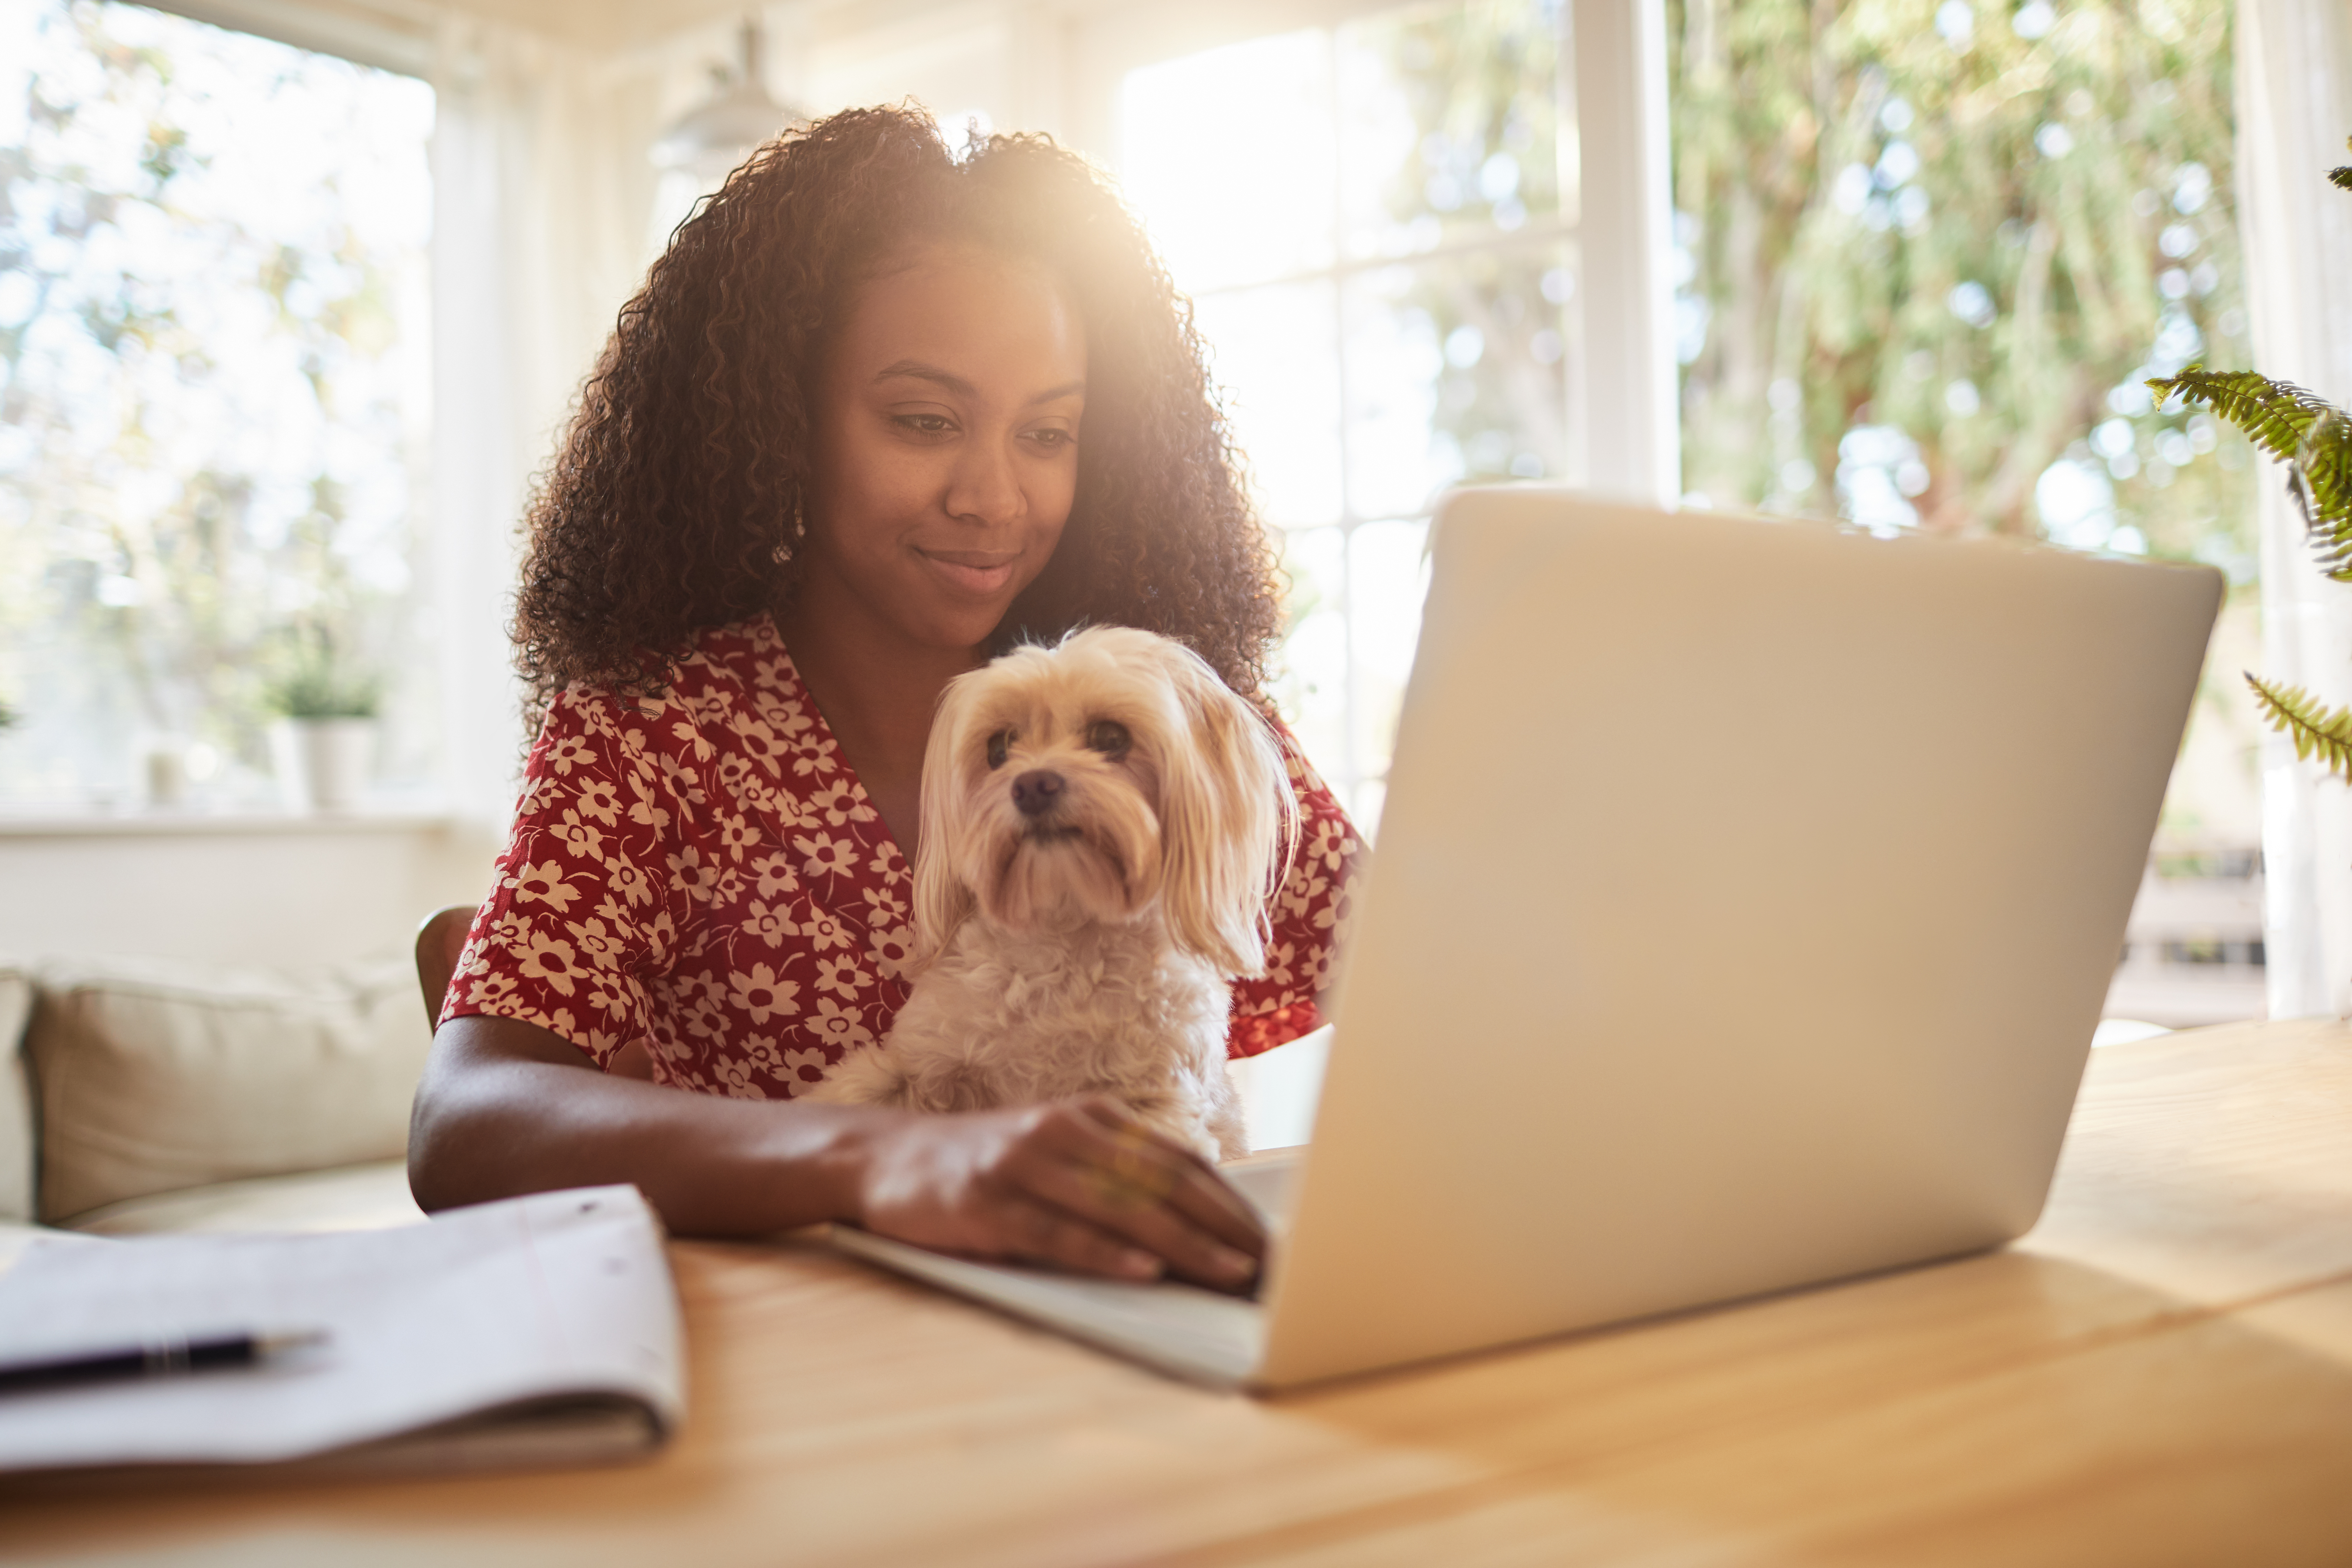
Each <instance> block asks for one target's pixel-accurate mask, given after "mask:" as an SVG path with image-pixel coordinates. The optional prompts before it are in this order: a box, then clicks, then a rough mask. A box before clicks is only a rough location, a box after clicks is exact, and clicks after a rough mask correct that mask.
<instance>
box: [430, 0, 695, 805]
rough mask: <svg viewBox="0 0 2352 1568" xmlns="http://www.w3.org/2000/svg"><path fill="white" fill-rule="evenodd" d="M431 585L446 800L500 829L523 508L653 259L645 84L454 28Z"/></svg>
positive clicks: (438, 319)
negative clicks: (577, 397)
mask: <svg viewBox="0 0 2352 1568" xmlns="http://www.w3.org/2000/svg"><path fill="white" fill-rule="evenodd" d="M433 85H434V89H435V91H436V94H437V99H438V106H437V110H436V121H435V125H434V142H433V177H434V239H433V317H434V328H433V331H434V343H433V350H434V373H433V401H434V410H433V413H434V451H433V481H432V483H433V501H432V519H433V521H432V538H433V544H432V549H431V552H430V556H429V570H430V572H431V576H432V581H431V582H430V583H429V584H425V594H424V595H421V601H422V602H423V603H426V604H429V605H432V606H433V611H432V614H433V616H434V626H433V633H434V643H435V646H436V647H437V649H438V654H439V660H438V662H439V668H438V669H437V670H436V676H437V684H438V686H439V688H440V695H441V704H442V710H443V713H444V720H443V730H442V743H443V749H444V753H445V757H446V764H447V775H448V779H449V785H450V790H451V794H452V796H453V804H454V805H455V806H456V808H457V813H458V815H459V816H460V818H461V820H463V821H464V822H465V823H466V825H467V826H468V827H469V828H472V829H474V830H476V831H478V832H482V833H487V834H492V835H497V834H502V833H503V831H504V829H505V825H506V823H507V820H508V816H509V812H510V810H511V808H512V806H513V791H514V784H515V780H516V777H517V771H518V767H519V764H520V760H521V755H522V742H523V737H522V735H521V732H520V728H519V725H520V714H519V703H520V695H521V694H520V689H519V687H518V685H517V683H516V682H515V680H514V679H513V677H512V673H511V666H512V663H513V647H512V645H511V644H510V642H509V638H508V622H509V616H510V615H511V613H512V606H513V599H514V588H515V571H516V562H517V558H518V547H519V544H520V536H519V534H518V532H517V525H518V523H519V521H520V518H521V515H522V509H523V506H524V504H525V501H526V499H527V496H528V493H529V489H530V479H531V476H532V475H533V474H534V473H536V472H537V471H538V470H539V468H541V466H542V465H544V464H545V462H546V461H547V459H548V457H549V455H550V453H551V450H552V448H553V444H554V442H555V440H556V437H557V435H558V433H559V431H560V430H561V428H562V423H563V420H564V417H565V415H566V412H567V410H568V409H569V407H570V405H571V404H572V399H573V397H574V396H575V395H576V394H577V392H578V390H579V386H580V383H581V380H582V378H583V376H584V375H585V374H587V372H588V370H589V368H590V366H591V365H592V364H593V363H594V360H595V356H596V353H597V352H598V350H599V349H600V348H601V347H602V346H603V344H604V340H605V337H606V335H607V334H608V333H609V332H610V331H612V326H613V321H614V316H615V314H616V313H617V312H618V310H619V309H620V307H621V305H622V303H623V302H624V301H625V300H626V299H627V298H628V296H629V295H630V293H631V292H633V291H634V290H635V288H636V285H637V283H638V281H639V279H640V277H641V275H642V272H643V268H644V266H645V263H646V226H647V215H648V213H649V212H650V211H651V207H652V203H653V197H654V170H653V168H652V166H651V165H650V163H648V162H647V159H646V148H647V147H648V146H649V145H650V143H651V142H652V140H653V137H654V134H655V125H656V112H657V109H658V107H659V106H658V104H657V102H656V82H655V81H653V80H652V79H649V78H648V77H646V75H645V74H644V73H642V72H636V71H631V70H627V69H622V68H614V67H613V66H610V65H608V64H605V63H604V62H599V61H597V60H595V59H593V58H590V57H587V56H585V55H583V54H581V53H580V52H578V51H577V50H574V49H572V48H568V47H564V46H562V45H559V44H556V43H554V42H552V41H550V40H548V39H546V38H543V37H539V36H537V35H534V34H530V33H526V32H522V31H520V30H517V29H514V28H511V27H507V26H500V25H499V24H495V23H489V22H484V21H480V20H478V19H474V18H470V17H461V16H448V17H446V19H445V20H444V21H443V22H442V24H441V26H440V29H439V33H438V36H437V37H436V42H435V49H434V69H433Z"/></svg>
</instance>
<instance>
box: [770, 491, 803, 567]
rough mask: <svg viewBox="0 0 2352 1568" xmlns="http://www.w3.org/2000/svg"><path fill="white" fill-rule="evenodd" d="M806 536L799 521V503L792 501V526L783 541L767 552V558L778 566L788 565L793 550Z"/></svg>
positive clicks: (801, 522)
mask: <svg viewBox="0 0 2352 1568" xmlns="http://www.w3.org/2000/svg"><path fill="white" fill-rule="evenodd" d="M807 535H808V527H807V525H806V524H805V523H804V522H803V521H801V508H800V503H799V502H798V501H794V502H793V521H792V526H791V527H790V528H789V529H787V530H786V531H785V537H784V539H783V540H782V542H779V543H778V544H777V546H776V547H775V548H774V549H773V550H772V551H770V552H768V558H769V559H770V560H772V561H773V562H774V563H776V564H777V565H779V566H782V565H784V564H786V563H789V562H790V561H791V560H792V558H793V550H794V549H795V548H797V547H798V546H799V544H800V542H801V541H802V540H803V539H804V538H806V537H807Z"/></svg>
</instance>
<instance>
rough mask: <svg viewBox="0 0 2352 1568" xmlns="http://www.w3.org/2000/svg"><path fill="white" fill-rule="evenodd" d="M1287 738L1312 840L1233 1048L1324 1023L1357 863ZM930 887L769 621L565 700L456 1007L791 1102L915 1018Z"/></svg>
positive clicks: (545, 741)
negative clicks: (919, 935)
mask: <svg viewBox="0 0 2352 1568" xmlns="http://www.w3.org/2000/svg"><path fill="white" fill-rule="evenodd" d="M1276 732H1277V736H1278V738H1279V740H1280V742H1281V744H1282V748H1283V751H1284V753H1285V754H1286V757H1287V758H1288V761H1289V765H1290V777H1291V782H1292V785H1293V787H1294V788H1295V789H1296V791H1297V795H1298V804H1299V810H1300V813H1301V817H1302V821H1301V832H1300V837H1299V843H1298V852H1297V856H1296V858H1295V859H1294V862H1293V867H1292V870H1291V873H1290V876H1289V878H1288V879H1287V880H1286V882H1285V884H1284V885H1283V887H1282V888H1281V889H1280V890H1279V891H1278V893H1277V894H1276V898H1275V900H1274V904H1273V907H1272V909H1271V910H1269V914H1270V917H1271V919H1272V921H1273V927H1274V936H1273V941H1272V942H1271V943H1270V944H1269V948H1268V962H1267V972H1266V973H1265V975H1264V976H1263V977H1262V978H1259V979H1255V980H1244V981H1241V982H1238V983H1237V984H1235V986H1234V1022H1233V1030H1232V1034H1231V1036H1230V1037H1229V1040H1228V1043H1227V1048H1228V1049H1229V1050H1230V1051H1231V1052H1232V1054H1234V1055H1235V1056H1252V1055H1255V1054H1256V1053H1257V1052H1259V1051H1263V1050H1265V1049H1267V1048H1269V1047H1274V1046H1277V1045H1280V1044H1282V1043H1283V1042H1284V1041H1286V1040H1289V1039H1293V1038H1296V1037H1297V1036H1299V1035H1302V1034H1305V1033H1306V1032H1307V1031H1308V1030H1309V1029H1312V1028H1314V1027H1316V1026H1317V1025H1318V1023H1319V1022H1320V1019H1319V1018H1318V1016H1317V1012H1316V1005H1315V997H1316V994H1317V993H1318V992H1319V991H1320V990H1322V989H1323V987H1324V986H1325V984H1327V983H1328V978H1329V975H1330V970H1331V956H1332V948H1333V945H1334V943H1335V942H1337V941H1338V939H1339V936H1340V934H1341V932H1342V931H1343V929H1344V927H1345V924H1346V922H1347V919H1348V916H1349V909H1350V903H1351V900H1352V896H1353V892H1354V886H1355V884H1354V878H1355V876H1356V873H1357V872H1358V870H1359V869H1360V859H1361V856H1360V849H1359V846H1358V841H1357V838H1356V834H1355V830H1354V829H1353V827H1351V826H1349V822H1348V819H1347V816H1346V815H1345V814H1344V813H1342V812H1341V811H1340V809H1339V803H1338V802H1337V801H1336V800H1335V799H1333V798H1332V795H1331V792H1330V791H1329V790H1328V788H1326V787H1325V785H1324V784H1323V782H1322V780H1321V779H1319V778H1318V777H1317V776H1316V773H1315V771H1314V769H1313V768H1312V767H1310V766H1309V765H1308V764H1307V759H1306V757H1305V756H1304V755H1303V754H1302V753H1301V752H1300V751H1299V749H1298V745H1297V741H1296V740H1295V739H1294V738H1293V737H1292V736H1291V735H1290V733H1289V731H1287V730H1285V729H1283V728H1282V727H1281V726H1279V725H1276ZM911 881H912V877H911V873H910V870H909V868H908V864H907V860H906V858H905V857H904V856H902V855H901V854H900V853H899V851H898V845H897V843H895V842H894V841H893V840H892V839H891V837H890V834H889V831H888V829H887V828H886V827H885V826H883V823H882V819H881V816H880V814H879V813H878V812H877V811H876V810H875V809H874V807H873V805H872V804H871V803H870V802H869V801H868V800H867V799H866V791H865V789H864V788H863V786H861V785H860V784H858V782H857V780H856V776H855V775H854V774H852V773H851V772H850V769H849V764H848V763H847V761H846V760H845V758H844V757H843V756H842V754H841V750H840V747H839V746H838V745H836V744H835V742H834V738H833V733H832V731H830V730H828V729H827V728H826V726H825V722H824V717H823V715H822V714H820V713H819V712H818V711H817V708H816V704H815V703H814V701H812V700H810V698H809V695H808V692H807V689H805V688H804V687H803V686H802V684H801V681H800V676H799V673H798V672H797V671H796V670H795V669H794V668H793V661H792V658H791V656H790V655H789V654H788V653H787V652H786V651H785V649H784V646H783V643H782V640H781V639H780V638H779V637H777V635H776V630H775V626H774V625H773V623H772V622H771V621H770V620H769V619H768V618H767V617H766V616H761V617H759V618H757V619H754V620H751V621H747V622H743V623H740V624H738V625H735V626H724V627H720V628H719V629H717V630H715V631H711V632H708V633H706V634H704V635H703V637H701V638H700V640H699V641H698V645H697V647H696V648H695V650H694V651H693V653H692V654H691V655H689V656H688V658H685V659H684V660H683V661H682V662H681V663H680V665H679V667H678V668H677V675H676V679H674V680H673V681H672V683H671V684H670V686H669V688H668V689H667V692H666V693H665V694H664V695H662V696H660V697H656V698H646V699H642V700H638V701H637V702H635V704H632V703H630V702H628V701H626V700H622V699H619V698H616V697H614V696H612V695H611V694H609V693H605V692H602V691H598V690H594V689H588V688H585V687H580V686H575V687H573V688H572V689H570V690H567V691H565V692H563V693H562V695H560V696H559V697H558V698H557V699H556V700H555V702H554V703H553V705H552V706H551V709H550V710H549V713H548V718H547V723H546V725H545V727H544V728H543V729H542V730H541V733H540V736H539V740H538V742H537V743H536V744H535V745H534V746H533V747H532V748H531V752H530V762H529V763H528V764H527V765H526V767H525V769H524V773H523V787H522V795H521V798H520V803H519V804H518V806H517V809H516V817H515V826H514V832H513V837H511V839H510V840H509V843H508V846H507V848H506V852H505V853H504V854H503V855H501V856H500V857H499V862H498V873H497V880H496V882H495V884H494V886H493V888H492V890H491V893H490V897H489V900H488V902H486V903H484V904H483V906H482V907H481V909H480V910H479V911H478V912H477V914H476V915H475V917H474V923H473V927H472V929H471V931H469V932H468V934H467V944H466V949H465V952H464V953H463V954H462V955H461V956H460V958H459V959H458V963H457V975H456V978H455V979H454V980H453V982H452V984H451V985H450V987H449V992H448V995H447V996H446V998H445V1000H444V1002H443V1005H442V1013H441V1016H442V1017H443V1018H444V1019H445V1020H446V1019H448V1018H456V1017H464V1016H468V1015H485V1016H493V1017H501V1018H513V1019H516V1020H518V1021H520V1022H522V1023H527V1024H536V1025H538V1026H541V1027H542V1028H545V1029H548V1030H551V1031H552V1032H553V1033H554V1034H556V1035H558V1036H561V1037H562V1038H564V1039H565V1040H568V1041H570V1042H571V1043H572V1045H574V1046H577V1047H580V1049H581V1050H583V1051H584V1052H585V1053H587V1055H588V1056H589V1057H591V1058H593V1059H594V1060H595V1062H596V1064H597V1065H598V1066H599V1067H606V1066H609V1065H610V1064H611V1062H612V1060H613V1058H614V1055H615V1054H616V1053H618V1052H619V1051H620V1050H621V1049H622V1048H623V1047H625V1046H627V1045H629V1044H631V1043H632V1042H635V1041H643V1042H644V1043H645V1045H646V1048H647V1050H648V1052H649V1054H650V1056H651V1058H652V1061H653V1072H654V1078H655V1079H656V1081H657V1082H662V1083H667V1084H672V1085H675V1086H677V1087H678V1088H682V1089H699V1090H701V1091H703V1092H705V1093H713V1094H726V1095H731V1096H734V1097H736V1098H739V1099H747V1100H786V1099H790V1098H791V1097H793V1095H795V1094H797V1093H799V1092H800V1091H801V1090H803V1089H806V1088H808V1087H810V1086H811V1085H813V1084H814V1083H816V1082H817V1081H818V1080H819V1079H822V1078H823V1077H824V1073H825V1070H826V1068H830V1067H831V1066H832V1065H833V1064H834V1063H835V1062H837V1061H839V1060H840V1059H841V1058H842V1057H843V1055H844V1054H845V1053H846V1052H849V1051H853V1050H856V1049H859V1048H860V1047H866V1046H870V1045H872V1044H874V1043H875V1042H877V1041H878V1040H879V1039H881V1038H882V1037H883V1036H884V1035H885V1034H887V1033H888V1031H889V1028H890V1024H891V1020H892V1019H894V1018H895V1017H897V1016H898V1009H899V1008H900V1007H901V1006H902V1005H905V1003H906V1000H907V992H908V981H909V978H910V977H909V975H908V970H907V965H908V956H909V952H910V946H911V942H912V934H913V933H912V931H910V929H909V921H910V912H909V892H910V885H911Z"/></svg>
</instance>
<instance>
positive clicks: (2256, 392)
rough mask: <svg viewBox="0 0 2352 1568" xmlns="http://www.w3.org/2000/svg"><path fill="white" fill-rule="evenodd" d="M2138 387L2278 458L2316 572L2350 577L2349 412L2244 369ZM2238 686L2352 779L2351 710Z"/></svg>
mask: <svg viewBox="0 0 2352 1568" xmlns="http://www.w3.org/2000/svg"><path fill="white" fill-rule="evenodd" d="M2327 181H2328V184H2332V185H2334V186H2336V188H2337V189H2338V190H2345V191H2352V166H2347V167H2344V168H2339V169H2332V170H2330V171H2329V172H2328V175H2327ZM2147 389H2148V391H2150V392H2151V393H2153V394H2155V395H2156V398H2157V401H2158V402H2159V403H2161V402H2162V401H2164V400H2165V399H2166V398H2168V397H2179V398H2180V399H2181V400H2182V401H2184V402H2186V403H2189V404H2202V405H2205V406H2206V407H2208V408H2210V409H2211V410H2212V411H2213V412H2214V413H2215V414H2216V415H2217V416H2220V417H2221V418H2223V419H2226V420H2228V421H2229V422H2230V423H2231V424H2232V425H2234V426H2237V427H2238V428H2239V429H2241V430H2242V431H2244V432H2245V434H2246V436H2247V437H2248V438H2249V439H2250V440H2252V442H2253V443H2254V445H2256V446H2257V447H2261V448H2262V449H2263V451H2265V452H2268V453H2269V454H2270V455H2271V456H2272V457H2273V458H2278V459H2279V460H2280V461H2281V462H2283V463H2284V464H2286V466H2287V469H2286V487H2287V493H2288V494H2289V495H2291V496H2293V497H2294V504H2295V506H2296V508H2297V509H2298V510H2301V511H2302V513H2303V523H2304V528H2305V532H2306V533H2307V534H2308V536H2309V538H2310V542H2311V548H2312V552H2313V553H2314V554H2315V555H2316V556H2317V557H2318V559H2319V568H2320V570H2321V571H2323V572H2325V573H2326V574H2327V575H2328V576H2329V577H2330V578H2331V579H2333V580H2334V581H2336V582H2338V583H2352V417H2347V416H2346V414H2345V412H2344V410H2342V409H2340V408H2338V407H2336V405H2334V404H2332V403H2329V402H2327V401H2326V399H2325V398H2322V397H2319V396H2317V395H2314V394H2312V393H2309V392H2305V390H2304V389H2303V388H2302V387H2299V386H2296V385H2294V384H2292V383H2290V382H2284V381H2273V380H2271V379H2270V378H2269V377H2268V376H2265V375H2258V374H2255V373H2254V372H2252V371H2250V370H2234V371H2210V370H2207V369H2206V368H2205V367H2204V366H2202V365H2195V364H2192V365H2190V366H2189V367H2188V368H2187V369H2186V370H2183V371H2182V372H2181V373H2180V374H2178V375H2172V376H2159V377H2158V378H2157V379H2155V380H2153V381H2150V382H2149V383H2148V384H2147ZM2246 684H2247V685H2249V686H2251V687H2252V688H2253V689H2254V700H2255V701H2256V702H2257V703H2259V704H2260V705H2261V708H2262V712H2263V719H2264V720H2266V721H2268V722H2269V724H2270V726H2271V728H2272V729H2273V730H2276V731H2279V732H2280V733H2282V734H2284V735H2286V736H2288V737H2289V738H2290V739H2292V740H2293V741H2294V754H2295V755H2296V756H2297V757H2301V758H2311V757H2316V758H2318V759H2319V761H2320V762H2321V763H2323V764H2324V765H2325V766H2326V769H2327V771H2328V772H2329V773H2333V774H2335V775H2336V777H2338V778H2340V779H2342V780H2344V781H2345V782H2346V783H2347V784H2352V707H2347V708H2339V709H2337V710H2335V711H2334V712H2332V713H2331V712H2329V711H2328V710H2327V709H2326V706H2325V705H2324V704H2323V703H2321V701H2320V700H2318V699H2317V698H2315V697H2314V696H2312V695H2311V693H2309V692H2307V691H2305V690H2304V689H2302V688H2300V687H2294V686H2286V685H2282V684H2280V683H2277V682H2274V681H2268V680H2264V679H2263V678H2262V677H2261V676H2258V675H2256V674H2254V673H2253V672H2252V671H2251V670H2249V671H2248V672H2247V674H2246Z"/></svg>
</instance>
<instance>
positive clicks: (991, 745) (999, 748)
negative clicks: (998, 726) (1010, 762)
mask: <svg viewBox="0 0 2352 1568" xmlns="http://www.w3.org/2000/svg"><path fill="white" fill-rule="evenodd" d="M1012 746H1013V731H1010V730H999V731H997V732H996V733H995V734H993V735H991V736H990V737H989V738H988V765H989V766H990V767H992V768H1001V767H1003V765H1004V759H1005V757H1006V755H1007V754H1008V753H1009V752H1011V750H1012Z"/></svg>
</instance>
